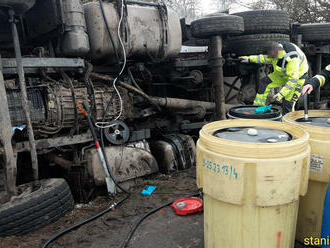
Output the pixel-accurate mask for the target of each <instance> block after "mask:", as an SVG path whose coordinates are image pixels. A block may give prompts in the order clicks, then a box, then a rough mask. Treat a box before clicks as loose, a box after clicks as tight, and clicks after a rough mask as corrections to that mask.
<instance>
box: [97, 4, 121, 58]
mask: <svg viewBox="0 0 330 248" xmlns="http://www.w3.org/2000/svg"><path fill="white" fill-rule="evenodd" d="M99 4H100V9H101V12H102V17H103V20H104V24H105V27H106V29H107V32H108V34H109V37H110V41H111V44H112V47H113V50H114V51H115V55H116V60H117V62H118V64H120V59H119V54H118V51H117V48H116V45H115V41H114V39H113V36H112V33H111V30H110V27H109V23H108V21H107V18H106V16H105V12H104V6H103V2H102V0H99Z"/></svg>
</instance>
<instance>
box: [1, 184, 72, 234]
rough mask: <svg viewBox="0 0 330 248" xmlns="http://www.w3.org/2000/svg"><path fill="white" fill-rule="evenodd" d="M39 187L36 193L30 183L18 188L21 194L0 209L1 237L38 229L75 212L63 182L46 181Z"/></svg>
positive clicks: (69, 193) (67, 189) (66, 185)
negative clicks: (72, 211)
mask: <svg viewBox="0 0 330 248" xmlns="http://www.w3.org/2000/svg"><path fill="white" fill-rule="evenodd" d="M40 184H41V186H40V188H39V189H37V190H35V191H32V186H31V184H24V185H21V186H19V187H18V190H19V191H20V192H22V193H21V194H20V195H19V196H17V197H13V198H12V199H11V201H10V202H7V203H5V204H3V205H2V206H1V207H0V237H4V236H14V235H22V234H25V233H29V232H32V231H35V230H38V229H40V228H42V227H44V226H46V225H48V224H50V223H53V222H55V221H57V220H58V219H59V218H61V217H62V216H64V215H65V214H67V213H68V212H70V211H71V210H72V209H73V207H74V202H73V197H72V195H71V191H70V188H69V186H68V184H67V183H66V181H65V180H64V179H45V180H41V181H40Z"/></svg>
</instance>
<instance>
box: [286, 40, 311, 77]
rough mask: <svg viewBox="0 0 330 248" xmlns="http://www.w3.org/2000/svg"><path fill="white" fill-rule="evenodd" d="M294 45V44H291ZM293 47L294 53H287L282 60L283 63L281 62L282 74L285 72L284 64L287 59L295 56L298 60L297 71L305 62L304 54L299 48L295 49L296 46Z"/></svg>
mask: <svg viewBox="0 0 330 248" xmlns="http://www.w3.org/2000/svg"><path fill="white" fill-rule="evenodd" d="M293 45H294V44H293ZM294 47H295V48H296V51H292V52H289V53H287V54H286V55H285V57H284V58H283V62H282V72H285V63H286V62H287V59H288V58H289V57H290V56H293V55H297V56H298V58H299V59H300V64H299V68H297V69H298V71H299V70H300V66H302V64H303V63H304V62H305V60H307V59H306V56H305V54H304V53H303V52H302V51H301V50H300V48H299V47H297V46H296V45H294Z"/></svg>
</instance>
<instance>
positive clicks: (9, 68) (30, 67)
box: [2, 58, 85, 74]
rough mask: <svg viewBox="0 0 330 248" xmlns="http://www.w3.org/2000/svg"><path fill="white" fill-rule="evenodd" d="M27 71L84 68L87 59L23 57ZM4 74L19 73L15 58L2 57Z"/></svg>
mask: <svg viewBox="0 0 330 248" xmlns="http://www.w3.org/2000/svg"><path fill="white" fill-rule="evenodd" d="M22 63H23V67H24V70H25V72H26V73H40V69H46V68H60V69H73V68H76V69H82V68H85V60H83V59H76V58H73V59H68V58H22ZM2 66H3V74H17V69H16V68H17V63H16V59H14V58H3V59H2Z"/></svg>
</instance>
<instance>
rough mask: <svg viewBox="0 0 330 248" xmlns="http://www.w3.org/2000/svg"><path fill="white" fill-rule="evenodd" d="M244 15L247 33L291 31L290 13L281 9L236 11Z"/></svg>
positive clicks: (241, 15) (239, 14)
mask: <svg viewBox="0 0 330 248" xmlns="http://www.w3.org/2000/svg"><path fill="white" fill-rule="evenodd" d="M234 15H237V16H240V17H243V19H244V33H245V34H260V33H282V34H286V33H289V31H290V21H289V15H288V14H287V13H286V12H285V11H281V10H254V11H245V12H239V13H234Z"/></svg>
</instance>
